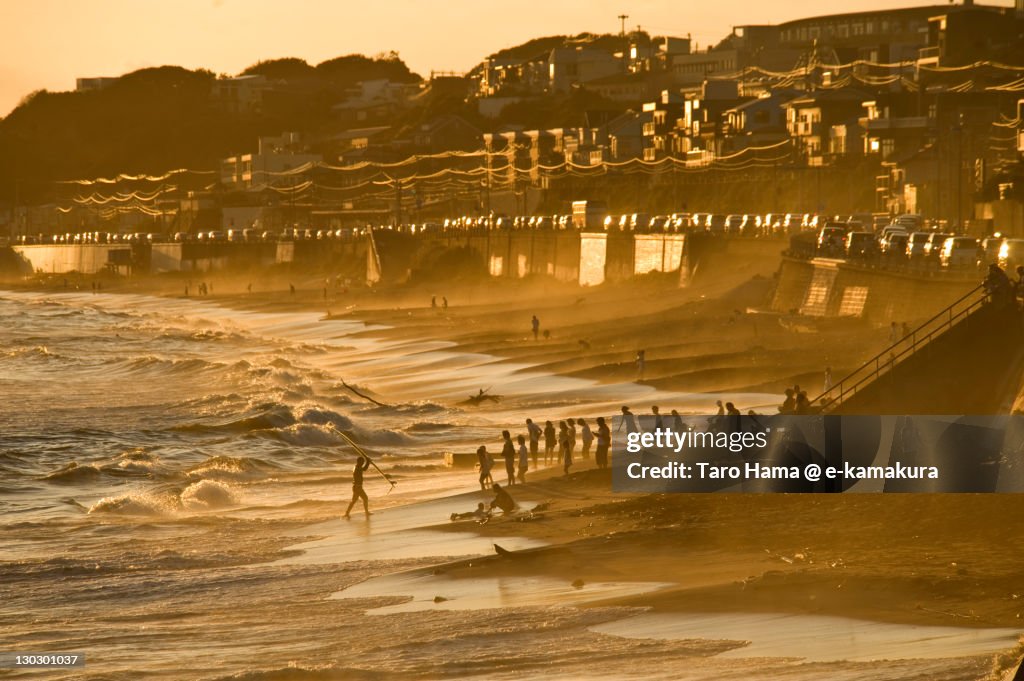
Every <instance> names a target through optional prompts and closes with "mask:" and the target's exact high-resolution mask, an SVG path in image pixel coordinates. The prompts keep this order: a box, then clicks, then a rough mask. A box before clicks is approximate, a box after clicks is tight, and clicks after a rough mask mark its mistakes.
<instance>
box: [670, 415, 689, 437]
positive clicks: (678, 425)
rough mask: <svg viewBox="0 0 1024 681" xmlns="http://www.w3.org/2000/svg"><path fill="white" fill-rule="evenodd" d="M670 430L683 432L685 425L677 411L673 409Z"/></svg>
mask: <svg viewBox="0 0 1024 681" xmlns="http://www.w3.org/2000/svg"><path fill="white" fill-rule="evenodd" d="M672 430H674V431H675V432H677V433H685V432H686V425H685V424H684V423H683V417H682V416H680V415H679V412H678V411H677V410H675V409H673V410H672Z"/></svg>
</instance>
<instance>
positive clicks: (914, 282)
mask: <svg viewBox="0 0 1024 681" xmlns="http://www.w3.org/2000/svg"><path fill="white" fill-rule="evenodd" d="M981 279H982V277H981V275H976V276H972V275H971V274H969V273H964V274H963V275H960V276H957V275H952V274H947V273H935V274H933V275H932V276H928V275H925V274H911V273H904V272H895V271H888V270H884V269H875V268H869V267H864V266H859V265H857V264H855V263H848V262H845V261H841V260H834V259H831V258H812V259H810V260H800V259H793V258H783V261H782V266H781V268H780V270H779V276H778V284H777V286H776V289H775V295H774V296H773V299H772V303H771V308H772V310H774V311H776V312H782V313H796V314H803V315H807V316H810V317H861V318H864V319H866V320H868V321H870V322H873V323H879V324H880V323H886V324H888V323H889V322H893V321H897V322H903V321H911V320H915V319H922V318H924V317H927V316H929V315H931V314H934V313H935V312H937V311H938V310H941V309H942V308H944V307H946V306H947V305H949V304H950V303H952V302H953V301H955V300H956V299H957V298H959V297H960V296H962V295H964V294H965V293H967V292H968V291H970V290H971V289H972V288H974V287H975V286H977V285H978V284H979V283H980V282H981Z"/></svg>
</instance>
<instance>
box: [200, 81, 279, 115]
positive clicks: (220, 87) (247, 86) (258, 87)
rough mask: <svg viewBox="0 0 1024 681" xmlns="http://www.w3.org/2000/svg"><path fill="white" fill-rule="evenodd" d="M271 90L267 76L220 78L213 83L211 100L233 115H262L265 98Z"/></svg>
mask: <svg viewBox="0 0 1024 681" xmlns="http://www.w3.org/2000/svg"><path fill="white" fill-rule="evenodd" d="M268 90H270V81H268V80H267V78H266V77H265V76H260V75H250V76H236V77H234V78H218V79H217V80H216V81H214V83H213V89H212V90H211V92H210V98H211V99H212V100H213V103H214V106H216V107H218V108H219V109H221V110H222V111H229V112H231V113H247V114H252V113H260V112H262V110H263V98H264V96H265V95H266V93H267V91H268Z"/></svg>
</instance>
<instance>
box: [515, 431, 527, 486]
mask: <svg viewBox="0 0 1024 681" xmlns="http://www.w3.org/2000/svg"><path fill="white" fill-rule="evenodd" d="M516 441H517V442H519V482H520V483H523V484H525V483H526V471H528V470H530V450H528V449H527V448H526V436H524V435H520V436H519V437H517V438H516Z"/></svg>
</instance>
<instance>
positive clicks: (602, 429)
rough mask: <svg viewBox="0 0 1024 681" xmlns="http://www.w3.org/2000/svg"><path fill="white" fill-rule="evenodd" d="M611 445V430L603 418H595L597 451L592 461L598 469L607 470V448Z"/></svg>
mask: <svg viewBox="0 0 1024 681" xmlns="http://www.w3.org/2000/svg"><path fill="white" fill-rule="evenodd" d="M611 444H612V429H611V428H609V427H608V424H607V423H605V420H604V417H603V416H598V417H597V451H596V452H594V460H595V461H596V462H597V467H598V468H608V448H609V447H610V446H611Z"/></svg>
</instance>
